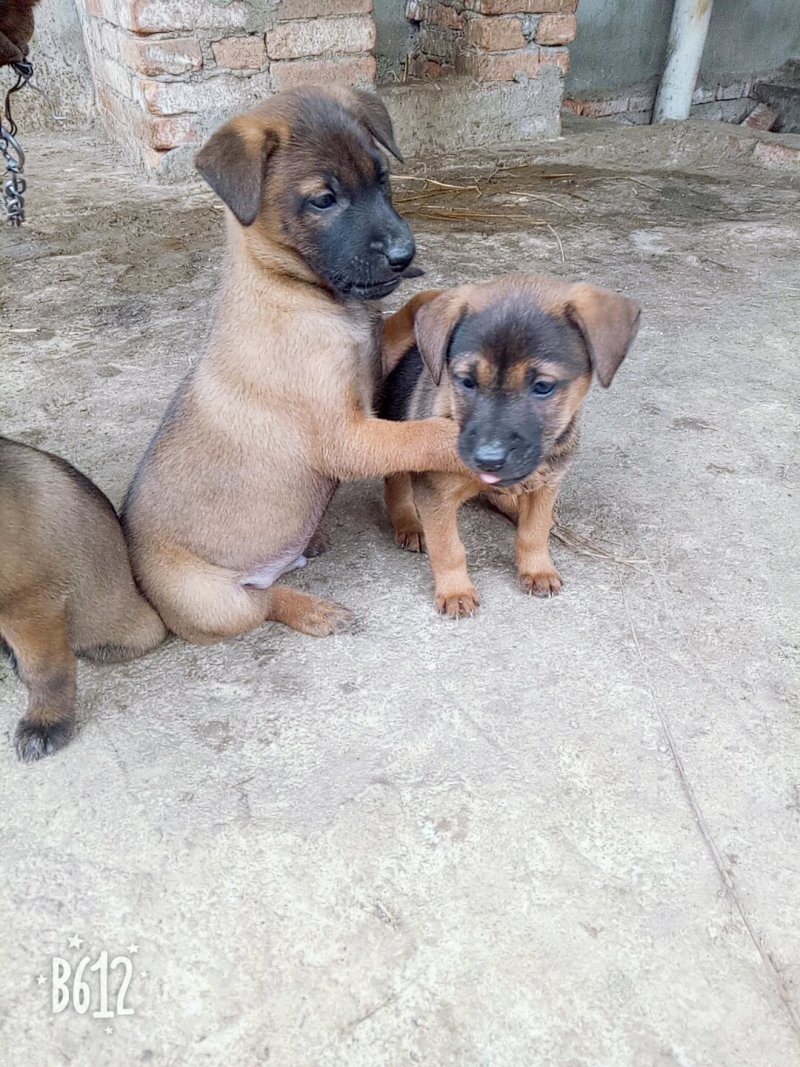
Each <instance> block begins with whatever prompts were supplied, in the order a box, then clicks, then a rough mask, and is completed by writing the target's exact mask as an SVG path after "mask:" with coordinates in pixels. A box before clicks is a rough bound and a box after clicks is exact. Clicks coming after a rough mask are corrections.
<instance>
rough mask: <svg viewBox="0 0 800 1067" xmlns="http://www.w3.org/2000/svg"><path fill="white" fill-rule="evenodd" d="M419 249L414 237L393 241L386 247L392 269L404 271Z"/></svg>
mask: <svg viewBox="0 0 800 1067" xmlns="http://www.w3.org/2000/svg"><path fill="white" fill-rule="evenodd" d="M416 251H417V248H416V245H415V244H414V238H413V237H412V238H409V239H408V240H399V241H393V242H392V243H391V244H390V245H387V247H386V258H387V259H388V260H389V266H390V267H391V268H392V270H395V271H398V272H399V271H402V270H405V269H406V267H407V266H408V265H409V263H410V262H411V260H412V259H413V258H414V255H415V253H416Z"/></svg>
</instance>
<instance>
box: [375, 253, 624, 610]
mask: <svg viewBox="0 0 800 1067" xmlns="http://www.w3.org/2000/svg"><path fill="white" fill-rule="evenodd" d="M638 322H639V308H638V306H637V305H636V304H635V303H634V302H633V301H632V300H628V299H626V298H625V297H622V296H617V295H616V294H615V293H611V292H608V291H607V290H606V289H597V288H595V287H594V286H591V285H570V284H568V283H566V282H562V281H559V280H557V279H555V278H545V277H541V276H538V275H535V274H520V275H512V276H510V277H507V278H500V279H499V280H497V281H494V282H489V283H486V284H482V285H464V286H461V287H460V288H457V289H450V290H447V291H445V292H429V293H422V294H419V295H418V296H416V297H415V298H414V299H413V300H412V301H410V302H409V303H408V304H407V305H406V306H405V307H404V308H402V309H401V310H400V311H399V312H397V314H396V315H394V316H392V317H391V318H390V319H388V320H387V324H386V332H385V340H384V368H385V370H386V371H391V373H390V374H389V377H388V379H387V381H386V386H385V399H384V402H383V408H382V414H383V415H384V417H386V418H389V419H424V418H428V417H431V416H445V417H448V418H452V419H453V420H455V422H456V423H457V425H458V428H459V438H458V448H459V452H460V454H461V458H462V459H463V460H464V463H465V464H466V466H467V467H469V468H470V470H471V471H472V473H463V474H422V475H417V476H414V477H413V478H412V477H411V476H409V475H404V474H400V475H396V476H394V477H392V478H389V479H388V480H387V483H386V503H387V507H388V509H389V514H390V516H391V519H392V523H393V525H394V528H395V531H396V533H397V539H398V541H399V543H400V544H401V545H402V546H403V547H404V548H409V549H411V550H412V551H421V550H422V549H423V547H425V546H427V551H428V555H429V557H430V561H431V568H432V570H433V574H434V579H435V583H436V608H437V610H438V611H439V612H440V613H441V614H443V615H449V616H450V617H452V618H459V617H461V616H465V615H472V614H474V612H475V611H476V610H477V608H478V605H479V603H480V599H479V597H478V592H477V590H476V589H475V587H474V585H473V584H472V582H471V581H470V577H469V574H468V573H467V563H466V554H465V552H464V546H463V545H462V543H461V540H460V538H459V536H458V510H459V508H460V507H461V505H462V504H463V503H464V502H465V501H466V500H469V499H470V498H471V497H474V496H477V495H478V494H479V493H488V494H489V498H490V501H491V502H492V503H493V504H494V506H495V507H497V508H498V510H500V511H502V512H503V513H504V514H506V515H508V516H509V517H510V518H514V519H518V525H517V544H516V555H517V571H518V574H519V581H520V585H521V586H522V588H523V589H524V590H525V591H526V592H528V593H532V594H534V595H535V596H554V595H555V594H557V593H559V592H560V591H561V577H560V575H559V574H558V572H557V571H556V569H555V567H554V566H553V561H552V559H551V558H550V551H549V548H548V540H549V537H550V529H551V527H552V525H553V506H554V504H555V501H556V496H557V495H558V490H559V487H560V485H561V480H562V478H563V477H564V475H565V474H566V472H567V469H568V467H569V465H570V464H571V462H572V459H573V456H574V453H575V449H576V446H577V443H578V426H579V416H580V411H581V408H582V406H583V402H584V400H585V398H586V394H587V393H588V391H589V386H590V384H591V380H592V371H594V373H595V374H596V375H597V378H598V381H599V382H600V384H601V385H602V386H604V387H606V388H607V387H608V386H609V385H610V384H611V380H612V378H613V377H614V374H615V373H616V371H617V368H618V367H619V365H620V363H621V362H622V360H623V359H624V358H625V355H626V353H627V351H628V348H629V347H630V345H631V343H632V342H633V339H634V337H635V336H636V331H637V329H638ZM425 367H427V369H428V371H429V372H430V373H429V374H427V373H425Z"/></svg>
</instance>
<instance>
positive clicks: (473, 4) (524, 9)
mask: <svg viewBox="0 0 800 1067" xmlns="http://www.w3.org/2000/svg"><path fill="white" fill-rule="evenodd" d="M463 3H464V7H465V8H466V9H467V10H468V11H477V13H478V14H479V15H539V14H549V13H551V12H566V13H567V14H569V15H572V14H574V13H575V10H576V9H577V7H578V0H463Z"/></svg>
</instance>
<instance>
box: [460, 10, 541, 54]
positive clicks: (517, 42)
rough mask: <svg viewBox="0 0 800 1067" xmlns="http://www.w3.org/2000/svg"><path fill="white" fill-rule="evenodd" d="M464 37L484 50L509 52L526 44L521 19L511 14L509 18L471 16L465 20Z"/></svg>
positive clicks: (469, 42)
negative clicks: (465, 31) (465, 30)
mask: <svg viewBox="0 0 800 1067" xmlns="http://www.w3.org/2000/svg"><path fill="white" fill-rule="evenodd" d="M466 39H467V43H468V44H471V45H474V47H476V48H482V49H483V51H484V52H510V51H512V50H513V49H516V48H524V47H525V45H526V44H527V41H526V40H525V34H524V33H523V32H522V20H521V19H519V18H516V17H515V16H513V15H512V16H511V17H510V18H493V17H491V16H489V17H484V16H483V15H475V16H473V17H472V18H470V19H469V20H468V22H467V33H466Z"/></svg>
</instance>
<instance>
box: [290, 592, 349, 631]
mask: <svg viewBox="0 0 800 1067" xmlns="http://www.w3.org/2000/svg"><path fill="white" fill-rule="evenodd" d="M354 618H355V616H354V615H353V613H352V611H350V609H349V608H345V607H343V606H342V605H341V604H337V603H336V601H335V600H318V601H317V602H316V604H314V606H313V607H310V608H309V609H308V610H307V611H306V612H304V613H303V616H302V618H301V619H298V620H297V626H296V629H298V630H300V631H301V632H302V633H304V634H308V635H309V637H330V636H331V635H332V634H342V633H344V632H345V631H346V630H349V629H350V628H351V627H352V625H353V620H354Z"/></svg>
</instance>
